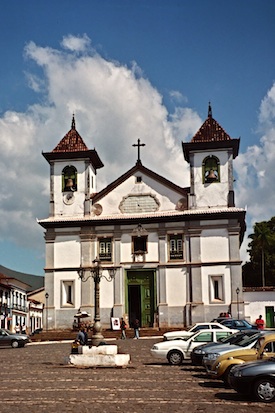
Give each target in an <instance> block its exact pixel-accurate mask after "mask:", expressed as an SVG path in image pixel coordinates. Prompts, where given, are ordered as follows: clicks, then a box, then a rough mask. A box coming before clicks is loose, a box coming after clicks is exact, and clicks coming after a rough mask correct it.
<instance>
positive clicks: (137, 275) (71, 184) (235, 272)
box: [39, 106, 245, 329]
mask: <svg viewBox="0 0 275 413" xmlns="http://www.w3.org/2000/svg"><path fill="white" fill-rule="evenodd" d="M134 146H136V147H137V149H138V159H137V162H136V164H135V165H134V166H133V167H132V168H131V169H130V170H128V171H127V172H126V173H124V174H123V175H122V176H120V177H118V179H116V180H115V181H114V182H112V183H110V184H109V185H108V186H107V187H106V188H105V189H103V190H101V191H100V192H97V189H96V188H97V179H100V168H102V167H103V163H102V161H101V159H100V157H99V155H98V154H97V152H96V150H89V149H88V148H87V146H86V144H85V143H84V141H83V139H82V138H81V136H80V135H79V133H78V132H77V130H76V127H75V120H74V117H73V121H72V126H71V130H70V131H69V132H68V133H67V134H66V135H65V136H64V138H63V139H62V140H61V141H60V142H59V143H58V145H57V146H56V148H55V149H54V150H53V151H52V152H47V153H43V156H44V157H45V159H46V160H47V161H48V163H49V165H50V214H49V217H48V218H46V219H41V220H39V224H40V225H41V226H42V227H43V228H44V229H45V244H46V263H45V292H46V293H47V294H48V308H47V315H48V320H47V322H48V323H47V324H48V328H49V329H57V328H70V327H71V326H72V322H73V318H74V315H75V314H76V313H77V312H78V310H79V309H80V310H81V311H87V312H88V313H89V314H90V315H91V321H93V318H94V304H95V294H94V281H93V279H92V278H89V279H88V280H87V281H86V282H82V281H81V280H80V278H79V275H78V274H79V270H80V268H81V270H83V272H84V273H86V274H87V275H89V274H90V269H91V267H92V266H93V261H94V260H95V259H96V258H97V259H99V260H100V265H101V266H102V269H103V275H104V274H106V275H107V274H108V270H115V277H114V279H113V280H112V282H107V281H106V280H105V278H102V279H101V282H100V316H101V324H102V326H103V327H107V328H108V327H110V320H111V317H125V318H126V320H127V321H128V323H129V324H131V322H132V321H133V320H134V319H135V318H138V319H139V320H140V323H141V327H153V326H155V327H159V328H168V327H180V326H183V325H190V324H192V323H194V322H197V321H208V320H211V319H212V318H214V317H216V316H218V315H219V314H220V313H221V312H227V311H231V313H232V315H233V316H236V315H237V307H238V312H239V314H240V317H242V316H244V313H243V311H244V306H243V297H242V273H241V260H240V245H241V242H242V239H243V236H244V231H245V210H244V209H242V208H237V207H236V206H235V202H234V189H233V181H234V179H233V161H234V159H235V158H236V156H237V155H238V150H239V139H231V138H230V136H229V135H228V134H227V133H226V132H225V131H224V130H223V128H222V127H221V126H220V125H219V124H218V122H217V121H216V120H215V119H214V118H213V117H212V111H211V107H210V106H209V110H208V117H207V119H206V121H205V122H204V123H203V125H202V126H201V128H200V129H199V131H198V132H197V133H196V134H195V136H194V137H193V139H192V140H191V142H189V143H183V144H182V148H183V154H184V159H185V161H187V162H188V163H189V164H190V187H188V188H182V187H180V186H178V185H176V184H174V183H173V182H170V181H169V180H167V179H166V178H164V177H163V176H161V175H158V174H157V173H155V172H153V171H152V170H150V169H148V168H147V167H146V166H144V165H143V164H142V162H141V159H140V147H141V146H144V144H142V143H140V141H139V140H138V143H137V144H136V145H134ZM183 162H184V160H183ZM175 167H177V168H180V167H181V165H175ZM236 291H237V292H236Z"/></svg>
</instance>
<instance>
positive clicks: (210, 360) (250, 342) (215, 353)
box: [202, 330, 263, 374]
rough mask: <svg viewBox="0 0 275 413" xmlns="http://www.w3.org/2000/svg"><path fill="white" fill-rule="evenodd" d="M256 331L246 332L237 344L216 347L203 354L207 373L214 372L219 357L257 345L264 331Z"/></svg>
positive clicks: (203, 362)
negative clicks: (252, 332)
mask: <svg viewBox="0 0 275 413" xmlns="http://www.w3.org/2000/svg"><path fill="white" fill-rule="evenodd" d="M253 331H254V334H252V336H249V335H248V334H246V335H245V336H244V337H243V338H242V340H241V341H239V343H237V344H228V345H225V346H222V347H218V348H217V347H215V348H214V349H212V350H211V349H210V350H208V351H207V352H206V353H205V355H204V356H203V360H202V364H203V366H204V367H205V369H206V371H207V373H209V374H212V368H213V365H214V364H215V363H216V361H217V359H218V358H219V357H221V356H223V355H224V354H226V353H229V352H231V353H232V352H234V351H239V350H242V349H250V348H253V347H254V346H255V344H256V343H257V341H258V338H259V337H261V336H262V335H263V332H262V331H258V330H257V331H256V332H255V330H253Z"/></svg>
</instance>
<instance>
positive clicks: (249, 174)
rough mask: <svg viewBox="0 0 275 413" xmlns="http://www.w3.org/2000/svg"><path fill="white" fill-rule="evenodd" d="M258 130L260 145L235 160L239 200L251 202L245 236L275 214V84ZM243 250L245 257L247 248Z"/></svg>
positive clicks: (241, 202) (262, 108) (246, 203)
mask: <svg viewBox="0 0 275 413" xmlns="http://www.w3.org/2000/svg"><path fill="white" fill-rule="evenodd" d="M258 131H259V132H258V133H259V134H261V139H260V141H259V145H254V146H251V147H248V148H247V150H246V152H245V153H243V154H240V155H239V157H238V158H237V159H236V160H235V169H236V171H237V174H238V179H237V183H236V194H237V203H238V204H239V205H241V206H242V205H248V215H247V218H248V219H247V223H248V228H247V233H246V237H247V236H248V235H249V234H251V233H252V232H253V225H254V223H255V222H260V221H264V220H269V219H270V218H271V217H273V216H275V191H274V180H275V169H274V164H275V84H273V85H272V87H271V89H270V90H269V91H268V92H267V94H266V96H265V98H264V99H263V100H262V102H261V105H260V111H259V127H258ZM242 250H243V257H245V259H246V258H247V256H246V255H245V254H246V251H245V249H244V247H243V248H242Z"/></svg>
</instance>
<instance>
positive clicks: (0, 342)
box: [0, 330, 9, 347]
mask: <svg viewBox="0 0 275 413" xmlns="http://www.w3.org/2000/svg"><path fill="white" fill-rule="evenodd" d="M8 339H9V336H8V334H7V333H6V332H5V331H4V330H0V347H4V346H7V345H8V344H9V340H8Z"/></svg>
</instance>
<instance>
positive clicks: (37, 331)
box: [30, 328, 43, 336]
mask: <svg viewBox="0 0 275 413" xmlns="http://www.w3.org/2000/svg"><path fill="white" fill-rule="evenodd" d="M42 331H43V328H36V329H35V330H33V331H32V332H31V334H30V335H31V336H34V335H35V334H40V333H42Z"/></svg>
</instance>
